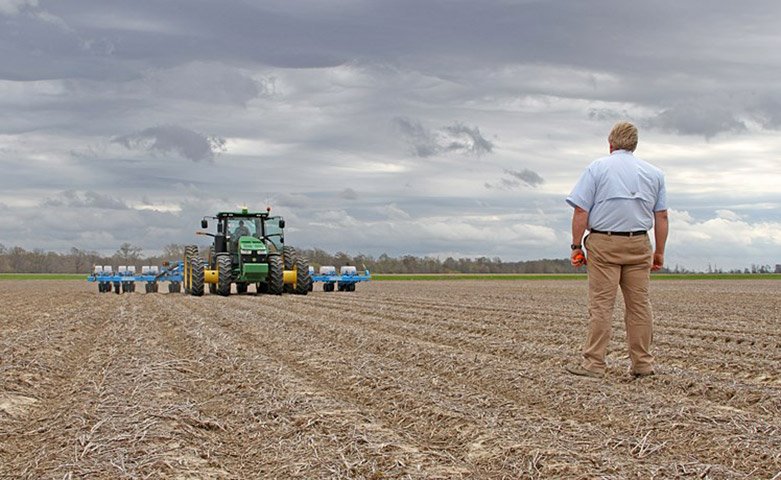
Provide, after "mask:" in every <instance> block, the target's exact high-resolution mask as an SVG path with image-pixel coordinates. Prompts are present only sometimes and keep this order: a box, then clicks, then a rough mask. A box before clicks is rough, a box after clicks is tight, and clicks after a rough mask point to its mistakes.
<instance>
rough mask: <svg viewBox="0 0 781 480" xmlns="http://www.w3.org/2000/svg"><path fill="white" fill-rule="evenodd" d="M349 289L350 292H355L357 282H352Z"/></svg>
mask: <svg viewBox="0 0 781 480" xmlns="http://www.w3.org/2000/svg"><path fill="white" fill-rule="evenodd" d="M349 291H350V292H354V291H355V284H354V283H351V284H350V289H349Z"/></svg>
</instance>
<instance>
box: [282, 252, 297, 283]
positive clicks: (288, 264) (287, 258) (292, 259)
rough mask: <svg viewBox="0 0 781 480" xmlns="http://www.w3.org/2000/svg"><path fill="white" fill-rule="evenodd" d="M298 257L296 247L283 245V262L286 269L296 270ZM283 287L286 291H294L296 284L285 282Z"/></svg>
mask: <svg viewBox="0 0 781 480" xmlns="http://www.w3.org/2000/svg"><path fill="white" fill-rule="evenodd" d="M297 259H298V252H296V249H295V248H293V247H288V246H287V245H285V246H284V247H282V263H283V264H284V267H285V270H295V269H296V260H297ZM283 288H284V292H285V293H293V289H294V288H295V285H289V284H285V286H284V287H283Z"/></svg>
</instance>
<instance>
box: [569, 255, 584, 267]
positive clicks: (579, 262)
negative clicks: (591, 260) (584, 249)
mask: <svg viewBox="0 0 781 480" xmlns="http://www.w3.org/2000/svg"><path fill="white" fill-rule="evenodd" d="M585 264H586V256H585V255H583V254H582V253H578V254H576V255H575V256H574V257H572V265H573V266H575V267H582V266H583V265H585Z"/></svg>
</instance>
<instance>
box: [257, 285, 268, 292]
mask: <svg viewBox="0 0 781 480" xmlns="http://www.w3.org/2000/svg"><path fill="white" fill-rule="evenodd" d="M255 289H256V290H257V292H258V293H268V283H266V282H260V283H256V284H255Z"/></svg>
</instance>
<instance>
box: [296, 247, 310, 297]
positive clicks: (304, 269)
mask: <svg viewBox="0 0 781 480" xmlns="http://www.w3.org/2000/svg"><path fill="white" fill-rule="evenodd" d="M295 266H296V284H295V285H294V287H293V293H295V294H298V295H306V294H307V293H309V285H310V283H311V277H310V276H309V263H308V262H307V261H306V259H305V258H302V257H300V256H299V257H298V258H297V259H296V265H295Z"/></svg>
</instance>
